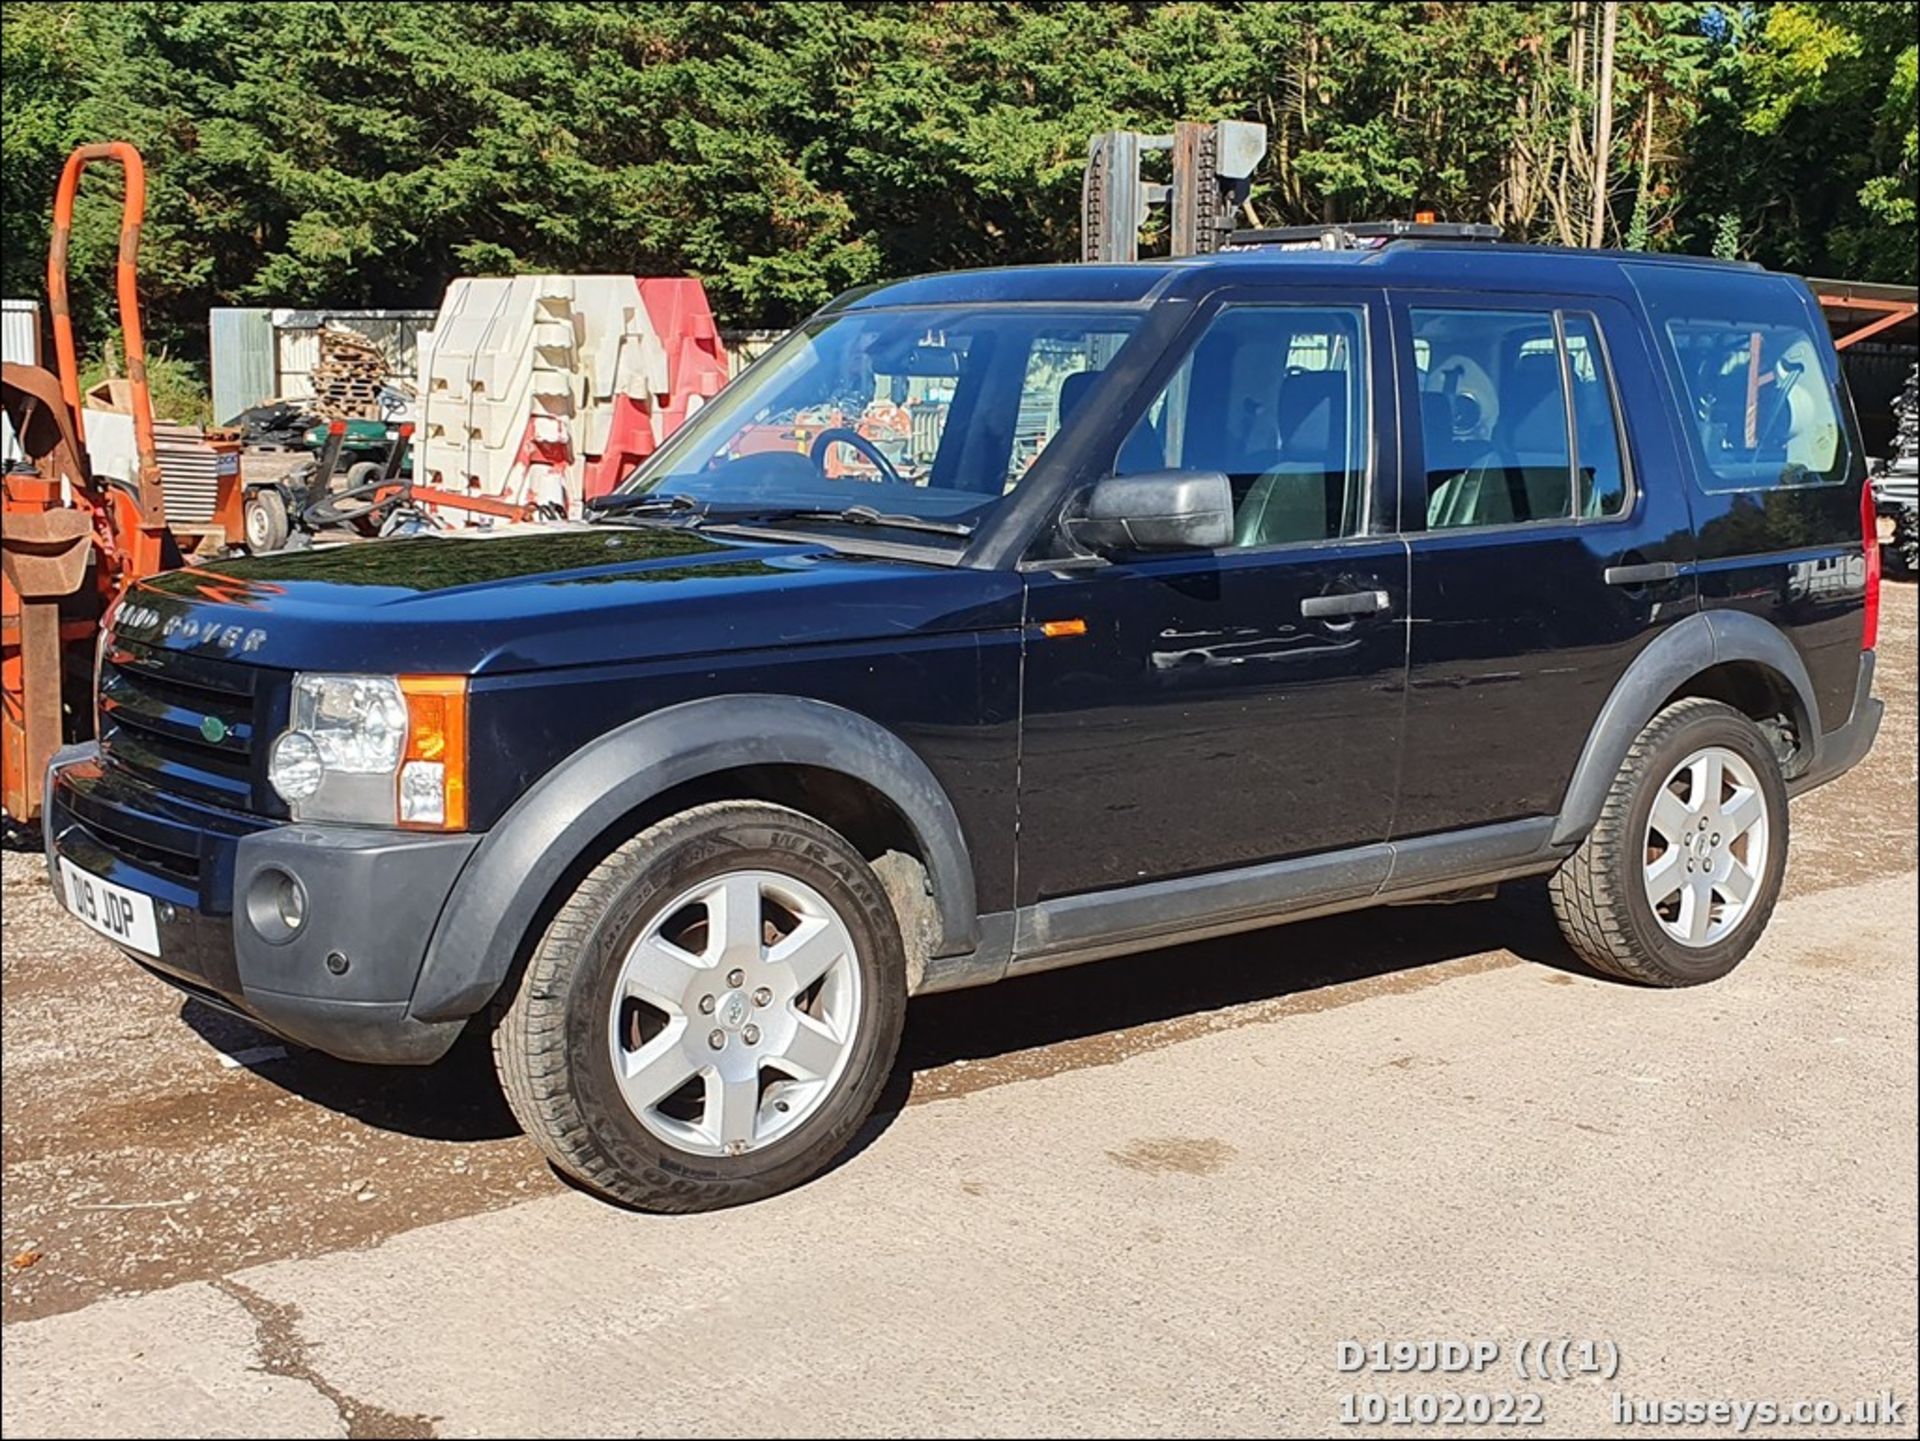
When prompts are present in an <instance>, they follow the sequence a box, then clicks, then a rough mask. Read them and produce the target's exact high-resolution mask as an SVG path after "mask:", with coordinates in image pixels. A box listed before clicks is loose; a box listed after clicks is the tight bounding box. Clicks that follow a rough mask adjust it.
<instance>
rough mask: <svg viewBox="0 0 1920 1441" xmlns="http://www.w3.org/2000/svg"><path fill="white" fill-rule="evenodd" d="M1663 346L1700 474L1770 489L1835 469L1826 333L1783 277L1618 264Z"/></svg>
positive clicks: (1837, 442) (1839, 427)
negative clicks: (1641, 303)
mask: <svg viewBox="0 0 1920 1441" xmlns="http://www.w3.org/2000/svg"><path fill="white" fill-rule="evenodd" d="M1624 268H1625V270H1626V272H1627V275H1628V277H1629V278H1630V279H1631V280H1632V282H1633V286H1634V289H1635V290H1637V291H1639V293H1640V297H1641V299H1642V300H1643V301H1645V302H1646V306H1647V312H1648V314H1649V315H1650V316H1651V317H1652V319H1653V323H1654V328H1655V331H1656V333H1657V334H1658V335H1659V337H1660V339H1661V340H1662V342H1664V346H1665V349H1666V352H1667V353H1666V361H1667V372H1668V376H1669V378H1670V379H1671V380H1672V382H1673V386H1674V389H1675V390H1676V391H1677V392H1678V394H1679V398H1680V403H1681V407H1682V410H1683V412H1684V413H1685V416H1686V419H1687V420H1688V422H1689V424H1688V426H1687V430H1688V432H1689V439H1690V441H1691V442H1692V449H1693V458H1694V461H1695V463H1696V469H1697V471H1698V474H1699V478H1700V484H1701V486H1702V487H1703V488H1704V489H1707V490H1710V491H1729V490H1770V489H1773V488H1775V487H1778V486H1793V485H1831V484H1835V483H1838V482H1839V481H1842V480H1845V479H1846V478H1847V475H1848V473H1849V466H1850V457H1849V453H1848V445H1847V441H1846V432H1845V430H1844V429H1843V421H1842V419H1841V415H1840V407H1839V404H1838V401H1837V399H1836V396H1835V392H1834V384H1833V381H1832V379H1831V378H1830V377H1829V375H1828V373H1827V370H1826V360H1827V354H1828V350H1827V347H1828V344H1829V342H1828V341H1827V340H1826V339H1825V338H1824V337H1820V338H1819V339H1816V338H1815V337H1816V335H1818V322H1817V321H1816V320H1814V319H1813V318H1812V317H1811V316H1809V314H1808V310H1809V308H1810V302H1809V301H1808V300H1807V299H1806V298H1805V295H1804V292H1802V291H1801V290H1800V289H1799V288H1798V287H1797V286H1796V285H1795V284H1794V283H1793V282H1792V281H1790V280H1787V279H1786V278H1784V277H1782V276H1778V275H1767V274H1764V273H1762V272H1759V271H1752V270H1735V269H1730V268H1719V267H1708V266H1676V265H1628V266H1626V267H1624Z"/></svg>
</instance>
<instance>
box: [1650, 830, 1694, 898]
mask: <svg viewBox="0 0 1920 1441" xmlns="http://www.w3.org/2000/svg"><path fill="white" fill-rule="evenodd" d="M1686 879H1687V862H1686V852H1685V851H1683V850H1682V849H1681V848H1680V847H1679V846H1677V845H1671V846H1668V847H1667V849H1666V852H1665V854H1663V855H1662V856H1661V857H1660V859H1659V860H1657V861H1653V862H1650V863H1649V864H1648V866H1647V899H1648V900H1649V901H1651V902H1652V903H1653V904H1654V905H1656V906H1658V905H1661V904H1664V903H1665V902H1666V901H1667V900H1668V899H1669V898H1670V897H1671V896H1672V895H1673V893H1674V892H1675V891H1677V890H1679V889H1680V887H1681V886H1683V885H1685V884H1686Z"/></svg>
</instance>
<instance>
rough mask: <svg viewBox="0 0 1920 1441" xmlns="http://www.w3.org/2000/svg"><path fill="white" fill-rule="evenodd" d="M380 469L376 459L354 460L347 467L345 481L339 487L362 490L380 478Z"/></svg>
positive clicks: (344, 489)
mask: <svg viewBox="0 0 1920 1441" xmlns="http://www.w3.org/2000/svg"><path fill="white" fill-rule="evenodd" d="M380 470H381V466H380V462H378V461H377V460H362V461H356V462H355V463H354V464H352V465H350V466H348V467H347V475H346V483H345V484H344V485H342V486H341V487H340V488H341V490H343V491H347V490H362V489H364V488H365V487H367V486H369V485H372V484H374V483H375V482H376V481H378V480H379V479H380Z"/></svg>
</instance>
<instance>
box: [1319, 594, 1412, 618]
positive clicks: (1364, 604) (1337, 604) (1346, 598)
mask: <svg viewBox="0 0 1920 1441" xmlns="http://www.w3.org/2000/svg"><path fill="white" fill-rule="evenodd" d="M1392 608H1393V601H1392V600H1391V599H1389V598H1388V596H1387V593H1386V592H1385V591H1384V590H1350V591H1346V592H1344V593H1342V594H1340V595H1310V596H1308V597H1307V598H1306V599H1305V600H1303V601H1301V602H1300V614H1301V615H1303V616H1305V617H1306V618H1307V619H1308V620H1325V619H1326V618H1327V617H1329V616H1343V615H1378V614H1379V613H1380V612H1381V611H1383V610H1390V609H1392Z"/></svg>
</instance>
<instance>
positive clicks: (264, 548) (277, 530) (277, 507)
mask: <svg viewBox="0 0 1920 1441" xmlns="http://www.w3.org/2000/svg"><path fill="white" fill-rule="evenodd" d="M243 518H244V520H245V521H246V528H247V549H248V550H249V551H251V552H253V554H255V555H265V554H266V553H267V552H269V551H274V550H278V549H280V547H281V546H283V545H285V544H286V543H287V536H288V535H289V534H290V527H289V526H288V523H287V503H286V501H285V500H284V499H283V498H282V497H281V495H280V492H279V491H277V490H274V489H273V488H272V487H271V486H262V487H260V488H259V489H257V490H250V491H248V492H247V500H246V507H245V513H244V516H243Z"/></svg>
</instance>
